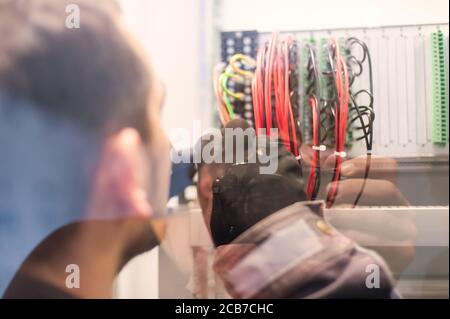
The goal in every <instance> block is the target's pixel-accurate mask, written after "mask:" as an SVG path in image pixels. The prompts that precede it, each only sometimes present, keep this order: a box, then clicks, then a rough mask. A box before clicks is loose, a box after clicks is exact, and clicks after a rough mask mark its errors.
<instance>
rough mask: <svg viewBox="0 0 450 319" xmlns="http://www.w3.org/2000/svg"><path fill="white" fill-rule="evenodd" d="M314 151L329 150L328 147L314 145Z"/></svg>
mask: <svg viewBox="0 0 450 319" xmlns="http://www.w3.org/2000/svg"><path fill="white" fill-rule="evenodd" d="M312 149H313V150H314V151H321V152H325V151H326V150H327V147H326V146H325V145H320V146H317V145H313V146H312Z"/></svg>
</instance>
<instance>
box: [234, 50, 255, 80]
mask: <svg viewBox="0 0 450 319" xmlns="http://www.w3.org/2000/svg"><path fill="white" fill-rule="evenodd" d="M239 61H243V62H244V63H245V64H247V65H249V66H256V61H255V60H254V59H252V58H251V57H249V56H248V55H244V54H241V53H237V54H235V55H233V56H232V57H231V58H230V66H231V68H232V69H233V71H234V72H236V73H237V74H240V75H242V76H244V77H253V72H251V71H246V70H242V69H241V68H239V67H238V66H237V65H236V62H239Z"/></svg>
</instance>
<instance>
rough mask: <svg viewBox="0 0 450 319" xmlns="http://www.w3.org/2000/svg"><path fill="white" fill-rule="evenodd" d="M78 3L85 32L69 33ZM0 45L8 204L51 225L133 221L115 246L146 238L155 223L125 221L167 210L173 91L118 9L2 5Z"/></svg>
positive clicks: (50, 3) (0, 119)
mask: <svg viewBox="0 0 450 319" xmlns="http://www.w3.org/2000/svg"><path fill="white" fill-rule="evenodd" d="M69 4H75V5H78V7H79V9H80V28H78V29H76V28H75V29H69V28H67V27H66V23H65V22H66V18H67V15H68V13H66V7H67V6H68V5H69ZM0 39H1V40H0V123H1V124H0V127H1V128H0V132H1V134H0V149H1V151H0V163H1V165H2V167H0V172H1V174H0V175H1V176H2V181H1V183H0V198H2V194H1V192H7V194H8V197H9V198H12V199H13V200H12V201H13V203H11V206H12V209H13V210H14V211H15V213H17V214H21V217H20V218H21V219H23V218H30V219H32V220H33V219H34V218H36V219H38V220H40V221H41V223H43V224H45V223H47V221H48V223H49V224H51V223H52V222H54V221H55V220H56V221H59V222H60V223H59V224H58V223H57V222H55V226H56V225H59V226H62V225H63V224H65V223H67V222H70V221H76V220H77V219H78V220H79V219H83V218H86V217H87V218H94V219H111V218H112V219H114V220H116V221H117V220H124V228H123V231H124V232H126V233H127V234H129V235H125V234H117V238H111V239H110V240H111V241H113V240H115V239H117V240H118V239H121V240H129V241H131V242H130V243H128V244H127V243H124V245H129V246H130V247H132V248H133V249H134V248H136V246H139V244H140V243H142V242H145V241H144V240H142V239H143V237H142V236H143V235H144V234H146V232H148V229H147V228H148V221H147V223H142V224H139V225H138V226H136V223H133V229H132V231H130V229H129V224H127V223H126V222H125V221H126V219H127V218H129V217H133V218H134V219H136V218H137V219H140V220H145V219H146V218H148V217H151V216H155V215H158V214H161V213H162V212H163V210H164V207H165V204H166V200H167V193H168V178H169V170H170V161H169V145H168V141H167V139H166V137H165V135H164V133H163V131H162V129H161V126H160V122H159V118H158V117H159V113H160V111H161V105H162V103H163V100H164V90H163V87H162V85H161V83H160V82H159V81H158V80H157V78H156V77H154V75H153V74H152V73H151V71H150V68H149V66H148V65H147V64H146V62H145V58H144V53H143V52H142V50H141V49H140V47H139V46H138V45H137V44H136V42H135V41H134V40H133V38H132V37H131V36H130V34H129V33H128V32H127V30H126V28H125V27H124V24H123V23H122V20H121V17H120V13H119V9H118V6H117V5H116V3H115V2H113V1H108V0H99V1H91V0H70V1H69V0H67V1H66V0H27V1H9V0H6V1H0ZM8 192H9V193H8ZM10 193H11V194H10ZM9 195H11V196H9ZM5 197H6V196H5ZM14 199H17V202H14ZM0 202H1V201H0ZM20 203H22V204H20ZM23 203H26V204H23ZM10 208H11V207H10ZM0 210H1V208H0ZM39 214H45V216H44V217H45V218H44V217H42V216H41V215H39ZM44 220H45V221H44ZM125 226H126V227H125ZM127 227H128V229H127ZM36 228H38V226H36ZM50 230H54V229H49V231H50ZM122 235H123V237H122ZM125 237H128V239H125ZM35 244H37V243H35ZM140 248H141V249H145V247H140ZM138 250H139V249H138ZM137 252H138V251H136V253H137Z"/></svg>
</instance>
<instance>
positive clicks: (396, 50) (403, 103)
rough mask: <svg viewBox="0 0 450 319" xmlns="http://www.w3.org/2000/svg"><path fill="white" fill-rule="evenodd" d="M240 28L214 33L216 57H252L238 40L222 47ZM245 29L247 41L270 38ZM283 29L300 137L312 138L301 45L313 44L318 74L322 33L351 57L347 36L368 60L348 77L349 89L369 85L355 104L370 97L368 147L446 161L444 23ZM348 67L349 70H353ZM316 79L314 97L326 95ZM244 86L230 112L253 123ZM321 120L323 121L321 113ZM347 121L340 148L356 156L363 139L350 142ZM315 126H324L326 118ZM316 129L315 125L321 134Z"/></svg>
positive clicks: (354, 54) (329, 139) (356, 54)
mask: <svg viewBox="0 0 450 319" xmlns="http://www.w3.org/2000/svg"><path fill="white" fill-rule="evenodd" d="M246 32H247V31H238V32H224V33H222V41H221V43H222V58H223V60H224V61H225V60H226V59H227V58H229V56H230V53H243V54H249V55H250V56H251V57H252V58H255V57H256V50H255V49H254V47H251V48H250V49H249V48H248V47H247V49H246V52H244V50H243V48H244V46H245V45H244V46H242V44H243V43H242V44H239V45H238V46H237V47H234V48H233V52H231V50H229V48H228V47H227V46H226V41H227V39H232V38H233V37H236V36H238V39H239V38H242V36H243V35H245V34H247V33H246ZM250 32H251V39H252V42H251V43H252V45H253V46H255V45H257V46H259V47H260V48H264V46H265V45H266V44H267V43H268V42H269V41H270V38H271V34H270V33H257V32H256V31H250ZM288 34H289V35H290V36H291V37H293V39H294V41H295V43H296V45H297V46H298V49H297V52H298V91H299V96H298V110H297V109H295V107H293V110H294V112H295V113H296V116H297V117H296V121H298V125H299V130H300V131H301V135H302V138H303V141H304V142H307V143H312V142H311V141H312V139H313V136H312V128H311V125H312V124H311V123H312V116H311V108H310V107H309V105H308V96H309V93H310V92H307V90H308V89H309V90H311V87H310V86H309V87H308V84H310V83H309V82H308V78H309V79H311V68H308V63H309V62H310V58H309V57H310V52H308V51H309V48H311V47H312V48H313V50H314V54H315V61H316V64H317V68H318V69H319V72H322V73H321V74H325V72H326V67H327V52H326V51H325V50H324V48H325V47H326V45H327V43H328V42H329V39H330V38H334V39H337V41H338V43H339V46H340V47H341V48H340V49H341V52H342V55H343V56H345V58H346V59H347V61H350V62H351V61H352V59H355V60H362V59H363V54H364V52H362V49H361V46H356V45H355V46H349V45H348V39H351V38H356V39H358V40H360V41H361V42H363V43H364V44H365V45H366V47H367V51H368V54H370V58H371V70H370V72H369V71H368V68H369V67H370V66H368V65H367V64H366V65H364V66H363V67H364V72H361V74H359V76H358V78H357V80H355V81H354V83H352V90H353V92H358V91H360V90H366V89H367V88H369V87H370V86H372V87H373V88H372V89H373V92H371V93H372V99H371V101H369V100H370V99H369V98H368V97H367V96H366V97H363V96H361V97H360V98H357V99H359V100H360V103H361V104H363V105H367V104H369V103H371V102H372V103H373V105H372V107H373V115H374V121H373V132H372V134H373V146H372V153H373V154H375V155H383V156H390V157H395V158H417V157H419V158H431V157H442V158H445V159H448V141H449V137H448V24H439V25H417V26H395V27H378V28H352V29H335V30H306V31H290V32H286V33H282V34H281V36H285V35H288ZM228 43H231V41H229V42H228ZM241 48H242V49H241ZM240 49H241V50H240ZM347 64H349V62H347ZM357 67H358V66H356V67H355V69H356V68H357ZM355 69H354V70H353V74H358V73H359V72H358V70H355ZM317 81H319V82H320V90H321V92H320V96H321V98H322V99H326V97H327V95H329V94H332V92H327V89H326V88H327V87H329V86H327V83H326V77H324V76H320V79H317ZM248 83H249V82H248ZM244 91H245V92H246V94H247V97H246V99H247V103H242V104H243V105H244V106H243V109H244V110H241V109H242V107H240V108H239V109H238V112H237V113H238V114H243V115H244V116H243V117H244V118H246V119H249V120H250V122H251V124H253V120H254V119H252V117H251V116H250V115H252V108H251V106H250V105H249V104H250V102H251V101H252V95H251V94H250V92H251V91H250V89H249V87H248V86H247V88H244ZM245 105H247V109H246V108H245ZM321 120H323V121H325V122H326V121H330V119H329V117H328V119H327V117H326V116H324V118H323V119H321ZM347 122H348V127H347V136H346V138H345V141H346V150H347V152H348V153H349V154H350V155H361V154H364V152H365V148H366V146H365V143H364V141H363V140H361V141H358V140H357V137H358V136H357V135H358V134H357V133H355V132H354V129H355V128H357V127H358V126H359V127H360V126H361V125H359V124H358V123H357V122H352V121H351V118H350V115H349V120H348V121H347ZM323 124H325V128H326V127H327V125H326V123H323ZM330 127H332V126H330ZM324 132H325V130H324V129H322V135H324ZM325 135H326V134H325ZM355 135H356V136H355ZM322 137H323V136H322ZM333 138H334V137H333V134H329V136H325V138H324V141H322V142H323V143H324V144H329V145H332V144H333V143H334V141H333Z"/></svg>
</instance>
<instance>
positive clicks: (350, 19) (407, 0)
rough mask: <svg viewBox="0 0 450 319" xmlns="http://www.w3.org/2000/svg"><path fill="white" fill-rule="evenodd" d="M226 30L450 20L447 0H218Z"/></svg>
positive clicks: (222, 25)
mask: <svg viewBox="0 0 450 319" xmlns="http://www.w3.org/2000/svg"><path fill="white" fill-rule="evenodd" d="M217 2H218V3H219V11H218V12H219V20H218V25H219V26H220V28H221V29H223V30H252V29H256V30H258V31H289V30H309V29H326V28H341V27H365V26H381V25H401V24H424V23H442V22H447V23H448V12H449V11H448V10H449V5H448V1H447V0H339V1H338V0H311V1H305V0H276V1H275V0H217Z"/></svg>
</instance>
